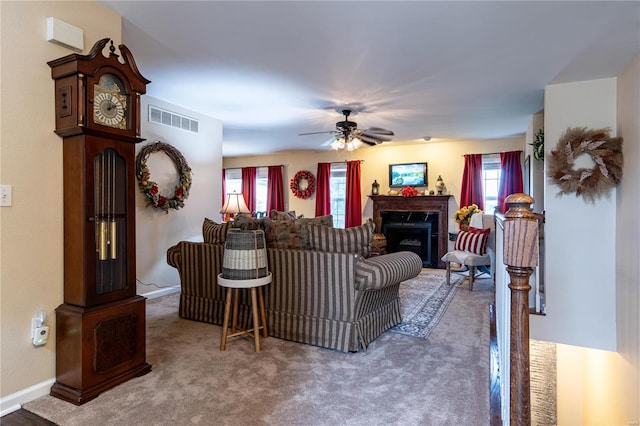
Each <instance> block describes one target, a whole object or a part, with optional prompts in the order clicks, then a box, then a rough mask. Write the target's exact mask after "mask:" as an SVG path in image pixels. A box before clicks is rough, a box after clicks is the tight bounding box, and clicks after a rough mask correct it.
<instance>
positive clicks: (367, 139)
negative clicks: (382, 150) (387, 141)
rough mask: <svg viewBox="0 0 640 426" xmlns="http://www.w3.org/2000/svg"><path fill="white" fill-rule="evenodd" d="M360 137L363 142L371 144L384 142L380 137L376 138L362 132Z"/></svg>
mask: <svg viewBox="0 0 640 426" xmlns="http://www.w3.org/2000/svg"><path fill="white" fill-rule="evenodd" d="M358 137H359V138H360V140H362V142H364V143H366V144H369V145H372V146H373V145H379V144H381V143H382V142H384V141H383V140H380V139H376V138H372V137H370V136H368V135H365V134H362V135H360V136H358Z"/></svg>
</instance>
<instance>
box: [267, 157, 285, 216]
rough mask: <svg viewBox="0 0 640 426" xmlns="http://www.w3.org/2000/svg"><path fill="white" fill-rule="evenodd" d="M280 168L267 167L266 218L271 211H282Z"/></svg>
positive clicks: (282, 194)
mask: <svg viewBox="0 0 640 426" xmlns="http://www.w3.org/2000/svg"><path fill="white" fill-rule="evenodd" d="M283 188H284V185H283V182H282V166H269V171H268V174H267V217H269V216H270V215H271V210H274V209H275V210H278V211H284V190H283Z"/></svg>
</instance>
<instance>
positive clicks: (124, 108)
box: [93, 74, 131, 130]
mask: <svg viewBox="0 0 640 426" xmlns="http://www.w3.org/2000/svg"><path fill="white" fill-rule="evenodd" d="M130 111H131V102H130V100H129V96H128V95H127V93H126V89H125V86H124V84H123V83H122V81H121V80H120V79H119V78H118V77H117V76H115V75H113V74H104V75H103V76H102V77H100V81H99V82H98V83H97V84H95V85H94V86H93V121H94V122H95V123H97V124H100V125H102V126H107V127H113V128H115V129H122V130H128V129H129V128H130V126H131V113H130Z"/></svg>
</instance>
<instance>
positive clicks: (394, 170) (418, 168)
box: [389, 163, 428, 188]
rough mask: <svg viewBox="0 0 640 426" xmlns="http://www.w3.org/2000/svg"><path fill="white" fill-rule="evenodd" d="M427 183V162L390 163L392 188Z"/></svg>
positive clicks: (390, 184)
mask: <svg viewBox="0 0 640 426" xmlns="http://www.w3.org/2000/svg"><path fill="white" fill-rule="evenodd" d="M427 185H428V182H427V163H404V164H389V187H390V188H402V187H404V186H427Z"/></svg>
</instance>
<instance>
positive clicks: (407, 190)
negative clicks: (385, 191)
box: [400, 186, 418, 198]
mask: <svg viewBox="0 0 640 426" xmlns="http://www.w3.org/2000/svg"><path fill="white" fill-rule="evenodd" d="M400 194H401V195H402V196H403V197H405V198H406V197H415V196H416V195H418V190H417V189H415V188H412V187H410V186H405V187H404V188H402V191H401V192H400Z"/></svg>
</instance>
